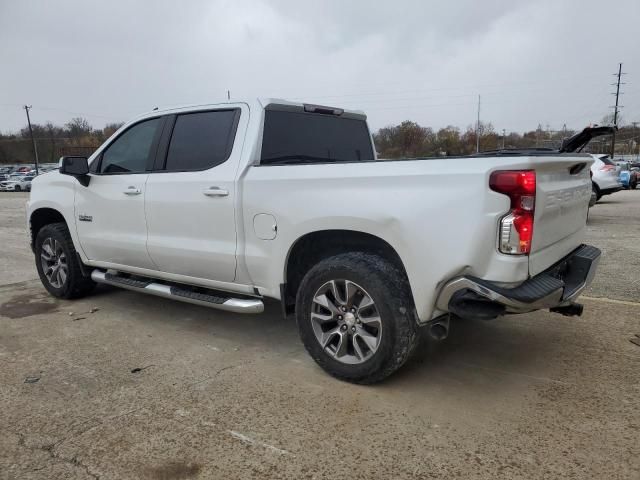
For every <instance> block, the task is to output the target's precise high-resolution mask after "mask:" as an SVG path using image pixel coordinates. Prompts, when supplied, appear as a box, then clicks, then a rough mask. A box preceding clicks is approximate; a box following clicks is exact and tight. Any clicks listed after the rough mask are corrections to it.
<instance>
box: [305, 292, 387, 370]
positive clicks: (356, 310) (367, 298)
mask: <svg viewBox="0 0 640 480" xmlns="http://www.w3.org/2000/svg"><path fill="white" fill-rule="evenodd" d="M311 326H312V327H313V332H314V334H315V336H316V339H317V340H318V342H319V343H320V345H321V346H322V348H323V349H324V351H325V352H327V353H328V354H329V355H330V356H332V357H333V358H334V359H336V360H337V361H339V362H341V363H346V364H359V363H363V362H365V361H367V360H368V359H369V358H371V356H373V354H375V353H376V351H377V350H378V347H379V346H380V339H381V338H382V321H381V318H380V314H379V312H378V309H377V307H376V304H375V302H374V300H373V298H372V297H371V295H369V294H368V293H367V292H366V290H365V289H364V288H362V287H361V286H360V285H358V284H357V283H355V282H352V281H350V280H330V281H328V282H326V283H325V284H324V285H322V286H321V287H320V288H319V289H318V290H317V291H316V293H315V294H314V296H313V303H312V306H311Z"/></svg>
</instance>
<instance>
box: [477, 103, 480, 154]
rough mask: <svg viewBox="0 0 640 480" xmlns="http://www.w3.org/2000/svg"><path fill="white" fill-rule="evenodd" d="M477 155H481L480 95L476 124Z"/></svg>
mask: <svg viewBox="0 0 640 480" xmlns="http://www.w3.org/2000/svg"><path fill="white" fill-rule="evenodd" d="M476 153H480V95H478V123H476Z"/></svg>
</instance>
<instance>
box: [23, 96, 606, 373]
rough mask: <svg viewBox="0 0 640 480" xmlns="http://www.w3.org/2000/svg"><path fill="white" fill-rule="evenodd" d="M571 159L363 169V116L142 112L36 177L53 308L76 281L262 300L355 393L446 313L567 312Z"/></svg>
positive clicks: (574, 202)
mask: <svg viewBox="0 0 640 480" xmlns="http://www.w3.org/2000/svg"><path fill="white" fill-rule="evenodd" d="M592 161H593V160H592V158H591V157H590V156H589V155H583V154H573V153H559V152H558V151H556V152H535V153H523V152H512V153H504V152H503V153H501V154H496V155H486V154H485V155H477V156H475V157H458V158H441V157H440V158H433V159H417V160H416V159H413V160H411V159H406V160H392V161H384V160H378V159H377V158H376V155H375V150H374V146H373V142H372V138H371V135H370V132H369V128H368V126H367V123H366V116H365V115H364V114H363V113H362V112H358V111H347V110H343V109H340V108H334V107H324V106H317V105H308V104H301V103H292V102H287V101H283V100H263V101H258V102H246V103H244V102H233V103H225V104H216V105H202V106H197V107H186V108H179V109H171V110H165V111H154V112H150V113H149V114H146V115H143V116H141V117H139V118H137V119H135V120H133V121H131V122H129V123H127V124H126V125H124V126H123V127H122V128H120V129H119V130H118V131H117V132H116V133H115V134H114V135H113V136H112V137H111V138H110V139H108V140H107V141H106V142H105V144H104V145H102V146H101V147H100V148H99V149H98V150H97V151H96V152H95V153H94V154H93V155H92V156H91V157H90V158H89V159H87V158H83V157H64V158H63V159H62V161H61V166H60V169H59V171H58V172H51V173H49V174H47V175H42V176H40V177H38V178H36V179H35V180H34V182H33V191H32V193H31V198H30V201H29V203H28V212H27V215H28V223H29V228H30V231H31V241H32V247H33V250H34V253H35V262H36V266H37V269H38V273H39V275H40V278H41V280H42V283H43V285H44V286H45V288H46V289H47V290H48V291H49V292H50V293H51V294H52V295H53V296H56V297H60V298H76V297H81V296H83V295H87V294H88V293H89V292H90V291H91V289H92V288H93V286H94V285H95V283H106V284H110V285H115V286H118V287H122V288H127V289H130V290H134V291H137V292H141V293H146V294H151V295H157V296H161V297H167V298H172V299H176V300H181V301H185V302H189V303H194V304H197V305H204V306H208V307H212V308H217V309H222V310H227V311H231V312H241V313H259V312H262V311H263V308H264V306H263V300H264V299H265V298H274V299H278V300H280V302H281V305H282V309H283V311H284V312H285V314H290V313H291V314H295V317H296V322H297V326H298V330H299V334H300V337H301V339H302V342H303V343H304V345H305V347H306V348H307V350H308V351H309V353H310V354H311V356H312V357H313V358H314V360H315V361H316V362H317V363H318V364H319V365H320V366H321V367H322V368H324V369H325V370H326V371H327V372H329V373H330V374H332V375H334V376H336V377H338V378H341V379H344V380H348V381H353V382H359V383H372V382H376V381H379V380H381V379H383V378H385V377H386V376H388V375H390V374H391V373H393V372H394V371H396V370H397V369H398V368H400V366H402V365H403V364H404V363H405V361H406V360H407V359H408V358H409V356H410V355H411V352H412V351H413V350H414V349H415V347H416V345H417V343H418V337H419V335H418V329H419V328H420V327H426V328H427V329H428V331H429V332H430V333H431V334H432V335H433V336H434V337H436V338H443V337H445V336H446V334H447V332H448V326H449V321H450V319H451V318H458V317H463V318H483V319H491V318H495V317H498V316H500V315H503V314H506V313H524V312H531V311H534V310H539V309H551V310H553V311H555V312H558V313H561V314H564V315H580V314H581V312H582V306H581V305H580V304H577V303H575V300H576V298H577V297H578V295H579V294H580V293H581V292H582V290H583V289H584V288H585V287H586V286H587V285H588V284H589V283H590V282H591V280H592V278H593V276H594V274H595V269H596V265H597V263H598V260H599V258H600V251H599V250H598V249H597V248H595V247H592V246H588V245H584V244H583V241H584V234H585V222H586V218H587V210H588V209H587V204H588V202H589V197H590V194H591V181H590V179H589V166H590V164H591V162H592Z"/></svg>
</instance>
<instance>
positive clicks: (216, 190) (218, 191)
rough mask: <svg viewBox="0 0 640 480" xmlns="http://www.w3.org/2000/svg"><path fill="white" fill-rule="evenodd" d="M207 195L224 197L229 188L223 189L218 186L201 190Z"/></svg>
mask: <svg viewBox="0 0 640 480" xmlns="http://www.w3.org/2000/svg"><path fill="white" fill-rule="evenodd" d="M202 193H203V194H205V195H206V196H207V197H226V196H227V195H229V190H223V189H222V188H220V187H209V188H205V189H204V190H203V191H202Z"/></svg>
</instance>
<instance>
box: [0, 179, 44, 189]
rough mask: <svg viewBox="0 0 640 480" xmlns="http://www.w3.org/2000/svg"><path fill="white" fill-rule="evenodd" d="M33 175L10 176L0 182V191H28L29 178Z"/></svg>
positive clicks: (29, 186) (29, 187) (29, 185)
mask: <svg viewBox="0 0 640 480" xmlns="http://www.w3.org/2000/svg"><path fill="white" fill-rule="evenodd" d="M34 177H35V175H18V176H11V177H9V179H8V180H5V181H3V182H0V192H30V191H31V180H33V179H34Z"/></svg>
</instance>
